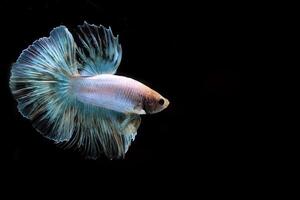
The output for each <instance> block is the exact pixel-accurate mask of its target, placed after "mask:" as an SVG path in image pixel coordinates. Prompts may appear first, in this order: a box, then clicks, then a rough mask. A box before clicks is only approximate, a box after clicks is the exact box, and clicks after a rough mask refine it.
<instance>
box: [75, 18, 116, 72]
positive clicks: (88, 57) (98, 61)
mask: <svg viewBox="0 0 300 200" xmlns="http://www.w3.org/2000/svg"><path fill="white" fill-rule="evenodd" d="M77 36H78V38H79V41H80V42H78V46H79V47H82V48H78V54H79V57H80V60H81V62H82V68H81V69H79V70H80V71H81V72H80V74H81V75H83V76H93V75H97V74H114V73H115V72H116V70H117V69H118V66H119V64H120V62H121V58H122V49H121V45H120V44H119V39H118V36H117V37H114V35H113V33H112V31H111V28H109V29H106V28H105V27H104V26H102V25H100V26H96V25H90V24H88V23H86V22H84V24H83V25H81V26H78V35H77Z"/></svg>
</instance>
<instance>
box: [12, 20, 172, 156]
mask: <svg viewBox="0 0 300 200" xmlns="http://www.w3.org/2000/svg"><path fill="white" fill-rule="evenodd" d="M74 38H76V39H78V42H77V43H75V40H74ZM76 41H77V40H76ZM121 57H122V50H121V45H120V44H119V42H118V37H114V35H113V34H112V31H111V29H110V28H109V29H106V28H105V27H103V26H95V25H90V24H88V23H86V22H85V23H84V24H83V25H81V26H78V29H77V33H76V34H74V37H73V35H72V34H71V33H70V32H69V30H68V29H67V28H66V27H65V26H59V27H57V28H54V29H53V30H52V31H51V33H50V36H49V37H48V38H41V39H39V40H37V41H35V42H34V43H33V44H32V45H30V46H29V47H28V48H27V49H25V50H24V51H23V52H22V53H21V55H20V57H19V58H18V60H17V61H16V63H14V64H13V65H12V69H11V77H10V88H11V91H12V94H13V95H14V97H15V99H16V100H17V101H18V109H19V111H20V113H21V114H22V115H23V116H24V117H26V118H28V119H30V120H31V121H32V124H33V126H34V127H35V128H36V130H37V131H38V132H39V133H41V134H42V135H43V136H45V137H46V138H49V139H51V140H53V141H55V143H57V144H61V145H62V146H63V147H64V148H72V149H79V151H80V152H82V154H83V155H84V156H85V157H86V158H92V159H97V158H98V157H100V156H101V155H102V154H105V155H106V156H107V157H108V158H110V159H116V158H124V156H125V153H126V152H127V150H128V148H129V146H130V144H131V142H132V141H133V140H134V138H135V136H136V134H137V129H138V127H139V125H140V122H141V118H140V116H139V115H141V114H148V113H157V112H160V111H162V110H163V109H165V108H166V107H167V106H168V104H169V101H168V100H167V99H166V98H164V97H163V96H161V95H160V94H159V93H157V92H156V91H154V90H152V89H150V88H149V87H147V86H145V85H144V84H142V83H140V82H138V81H136V80H133V79H131V78H127V77H124V76H117V75H114V74H115V72H116V70H117V68H118V66H119V64H120V61H121Z"/></svg>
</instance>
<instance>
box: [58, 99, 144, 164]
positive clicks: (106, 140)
mask: <svg viewBox="0 0 300 200" xmlns="http://www.w3.org/2000/svg"><path fill="white" fill-rule="evenodd" d="M75 105H76V106H75V107H76V110H77V112H78V114H77V115H76V117H74V119H73V120H74V121H73V122H74V136H73V137H72V139H71V140H70V141H69V142H68V143H65V144H62V147H64V148H71V149H79V151H80V152H81V153H82V154H83V155H84V156H85V157H86V158H90V159H97V158H99V157H100V156H101V154H105V155H106V157H108V158H109V159H116V158H124V157H125V153H126V152H127V150H128V148H129V146H130V144H131V142H132V141H133V140H134V138H135V136H136V134H137V129H138V127H139V125H140V122H141V118H140V116H139V115H136V114H123V113H118V112H114V111H110V110H106V109H103V108H99V107H95V106H92V105H86V104H83V103H81V102H76V104H75Z"/></svg>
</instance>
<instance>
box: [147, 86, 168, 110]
mask: <svg viewBox="0 0 300 200" xmlns="http://www.w3.org/2000/svg"><path fill="white" fill-rule="evenodd" d="M169 104H170V102H169V100H168V99H167V98H165V97H163V96H162V95H160V94H159V93H157V92H155V91H151V92H150V93H148V94H147V95H146V96H145V97H144V102H143V108H144V110H145V112H146V114H154V113H158V112H160V111H162V110H164V109H166V108H167V107H168V105H169Z"/></svg>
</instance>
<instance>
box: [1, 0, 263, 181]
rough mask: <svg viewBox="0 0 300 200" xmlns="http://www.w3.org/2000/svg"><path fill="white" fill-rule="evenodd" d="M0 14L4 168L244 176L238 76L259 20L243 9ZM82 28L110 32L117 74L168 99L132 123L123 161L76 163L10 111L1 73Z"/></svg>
mask: <svg viewBox="0 0 300 200" xmlns="http://www.w3.org/2000/svg"><path fill="white" fill-rule="evenodd" d="M258 7H259V6H258ZM0 10H1V11H0V16H1V31H0V34H1V35H0V43H1V48H0V49H1V54H0V55H1V57H0V68H1V73H0V75H1V77H0V80H1V84H0V87H1V90H0V91H1V104H2V106H1V107H2V109H1V110H2V112H1V140H0V143H1V149H2V150H1V159H2V160H4V161H5V162H6V163H15V162H16V161H22V163H26V164H27V163H28V164H31V163H47V165H48V164H49V165H51V166H57V165H60V166H61V163H65V164H66V165H68V163H74V162H75V161H80V162H81V163H82V162H84V163H88V165H89V167H90V168H89V169H93V170H92V171H97V172H99V174H100V172H101V170H100V169H103V168H105V169H119V171H123V170H124V169H132V168H133V169H140V170H141V169H142V170H141V172H142V173H140V176H145V175H143V174H148V172H149V171H152V170H153V169H165V170H166V171H168V170H173V169H176V170H177V172H176V174H179V172H180V171H181V169H185V172H190V169H191V171H193V172H195V174H198V173H199V174H202V173H203V174H204V175H206V176H210V175H212V176H213V174H220V175H228V176H229V174H236V175H237V174H239V173H244V172H246V171H247V173H251V171H252V169H251V167H249V166H251V160H252V159H253V156H254V155H253V152H256V146H255V144H253V143H252V142H253V140H255V139H254V138H253V137H254V136H253V134H252V133H251V125H249V123H247V122H248V120H249V119H248V116H247V114H245V113H247V112H248V106H249V104H248V103H246V102H245V99H246V98H247V90H246V89H245V88H244V86H243V84H242V82H243V73H242V71H245V70H246V71H247V70H248V69H249V68H250V67H251V66H252V65H253V62H252V59H253V57H255V56H258V55H256V52H255V51H254V50H253V48H254V47H255V44H256V43H257V35H258V34H259V33H260V28H261V27H260V26H262V23H257V22H258V21H259V20H258V15H259V12H260V11H259V9H253V5H244V4H243V5H241V4H228V3H221V4H220V3H211V4H203V3H202V4H201V3H200V4H188V3H185V4H183V3H181V2H178V3H165V4H162V3H157V2H155V3H154V2H153V3H150V2H148V3H145V2H142V3H138V2H137V3H127V4H125V3H121V4H120V3H117V2H115V3H107V2H100V1H99V2H98V1H93V0H86V1H80V2H75V1H74V2H73V1H72V2H63V1H58V0H56V1H55V0H53V1H40V2H32V1H27V2H26V3H25V2H23V3H22V2H15V1H6V2H5V1H4V2H3V4H1V5H0ZM84 21H87V22H88V23H93V24H98V25H99V24H102V25H104V26H107V27H108V26H110V27H111V28H112V30H113V32H114V34H115V35H116V34H119V36H120V43H121V45H122V49H123V57H122V61H121V65H120V67H119V70H118V74H121V75H126V76H129V77H132V78H134V79H137V80H139V81H141V82H144V83H146V84H148V85H149V86H151V87H152V88H154V89H155V90H157V91H158V92H160V93H161V94H162V95H164V96H165V97H167V98H168V99H169V100H170V106H169V107H168V109H166V110H165V111H163V112H161V113H158V114H155V115H147V116H142V124H141V126H140V128H139V131H138V135H137V137H136V140H135V141H134V142H133V144H132V146H131V148H130V149H129V151H128V153H127V154H126V159H125V160H118V161H108V160H106V159H100V160H98V161H84V160H83V159H82V158H81V157H80V155H79V154H77V153H74V152H71V151H64V150H61V149H59V148H57V147H56V146H55V145H53V144H52V143H51V142H50V141H48V140H46V139H44V138H43V137H42V136H40V135H39V134H38V133H37V132H36V131H35V130H34V129H33V128H32V127H31V124H30V121H28V120H26V119H24V118H23V117H22V116H21V115H20V114H19V113H18V111H17V108H16V102H15V100H14V99H13V97H12V95H11V93H10V90H9V88H8V80H9V76H10V75H9V73H10V66H11V64H12V63H13V62H15V60H16V59H17V58H18V56H19V54H20V53H21V51H22V50H23V49H25V48H27V46H28V45H30V44H31V43H32V42H33V41H35V40H36V39H38V38H40V37H44V36H48V35H49V32H50V31H51V30H52V29H53V28H54V27H56V26H59V25H61V24H63V25H65V26H67V27H69V28H75V27H76V26H77V25H79V24H82V23H83V22H84ZM246 124H247V125H246ZM76 163H77V164H75V166H77V165H78V162H76ZM42 165H43V164H42ZM72 166H74V165H73V164H72ZM85 169H87V168H85ZM88 171H89V170H88Z"/></svg>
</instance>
